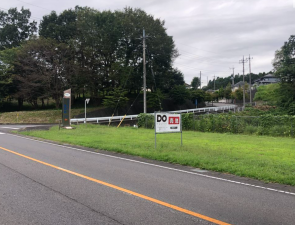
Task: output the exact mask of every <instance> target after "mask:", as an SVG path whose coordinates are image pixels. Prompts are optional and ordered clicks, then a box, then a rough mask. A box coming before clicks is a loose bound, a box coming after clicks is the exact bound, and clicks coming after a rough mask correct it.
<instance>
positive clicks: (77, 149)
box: [8, 134, 295, 196]
mask: <svg viewBox="0 0 295 225" xmlns="http://www.w3.org/2000/svg"><path fill="white" fill-rule="evenodd" d="M8 135H11V136H16V137H18V138H23V139H27V140H31V141H36V142H40V143H44V144H49V145H53V146H58V147H63V148H68V149H73V150H76V151H80V152H87V153H91V154H95V155H102V156H105V157H109V158H115V159H120V160H125V161H129V162H134V163H140V164H144V165H149V166H154V167H159V168H162V169H168V170H173V171H177V172H181V173H188V174H193V175H196V176H200V177H206V178H210V179H214V180H221V181H225V182H229V183H234V184H239V185H243V186H249V187H254V188H259V189H263V190H268V191H272V192H278V193H284V194H287V195H293V196H295V193H293V192H288V191H282V190H278V189H272V188H267V187H262V186H258V185H253V184H248V183H243V182H238V181H234V180H228V179H224V178H219V177H214V176H209V175H205V174H200V173H195V172H190V171H185V170H179V169H175V168H170V167H166V166H160V165H156V164H152V163H146V162H141V161H137V160H133V159H126V158H122V157H118V156H112V155H107V154H103V153H99V152H91V151H87V150H83V149H79V148H74V147H70V146H64V145H59V144H54V143H50V142H46V141H39V140H35V139H32V138H27V137H21V136H18V135H14V134H8Z"/></svg>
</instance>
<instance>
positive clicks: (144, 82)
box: [142, 29, 146, 113]
mask: <svg viewBox="0 0 295 225" xmlns="http://www.w3.org/2000/svg"><path fill="white" fill-rule="evenodd" d="M142 40H143V113H146V65H145V30H144V29H143V34H142Z"/></svg>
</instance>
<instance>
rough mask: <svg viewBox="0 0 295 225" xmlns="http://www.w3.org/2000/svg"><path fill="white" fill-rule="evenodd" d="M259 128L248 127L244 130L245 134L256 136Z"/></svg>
mask: <svg viewBox="0 0 295 225" xmlns="http://www.w3.org/2000/svg"><path fill="white" fill-rule="evenodd" d="M257 129H258V128H257V127H255V126H253V125H249V126H246V127H245V129H244V133H245V134H255V133H256V132H257Z"/></svg>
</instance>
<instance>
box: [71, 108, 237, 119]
mask: <svg viewBox="0 0 295 225" xmlns="http://www.w3.org/2000/svg"><path fill="white" fill-rule="evenodd" d="M236 108H237V106H236V105H228V106H221V107H209V108H199V109H185V110H177V111H167V112H168V113H202V112H217V111H224V110H233V111H235V110H236ZM150 114H152V115H153V114H154V113H150ZM137 117H138V115H127V116H126V117H125V119H124V120H134V119H136V118H137ZM123 118H124V116H113V117H111V116H110V117H95V118H86V121H87V122H96V123H99V122H110V121H112V122H115V121H121V120H122V119H123ZM79 122H80V123H82V122H83V123H84V122H85V118H73V119H71V123H79Z"/></svg>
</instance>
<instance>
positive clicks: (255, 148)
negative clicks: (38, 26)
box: [22, 124, 295, 185]
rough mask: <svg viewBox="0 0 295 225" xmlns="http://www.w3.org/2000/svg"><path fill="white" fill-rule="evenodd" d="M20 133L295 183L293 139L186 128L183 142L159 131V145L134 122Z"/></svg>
mask: <svg viewBox="0 0 295 225" xmlns="http://www.w3.org/2000/svg"><path fill="white" fill-rule="evenodd" d="M22 134H25V135H29V136H34V137H39V138H44V139H50V140H54V141H58V142H63V143H70V144H74V145H80V146H85V147H90V148H94V149H101V150H108V151H115V152H120V153H124V154H130V155H137V156H141V157H144V158H149V159H155V160H161V161H165V162H170V163H177V164H182V165H188V166H192V167H198V168H202V169H208V170H213V171H219V172H224V173H231V174H235V175H238V176H245V177H251V178H255V179H259V180H263V181H265V182H276V183H282V184H288V185H295V139H291V138H281V137H265V136H247V135H234V134H218V133H201V132H191V131H184V132H183V146H182V147H181V146H180V133H174V134H159V135H157V149H155V147H154V143H155V142H154V141H155V135H154V130H148V129H136V128H132V127H122V128H118V129H117V128H116V127H107V126H100V125H92V124H87V126H85V125H78V126H76V129H74V130H64V129H61V130H58V127H52V128H51V129H50V130H49V131H25V132H22Z"/></svg>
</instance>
